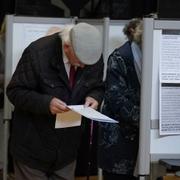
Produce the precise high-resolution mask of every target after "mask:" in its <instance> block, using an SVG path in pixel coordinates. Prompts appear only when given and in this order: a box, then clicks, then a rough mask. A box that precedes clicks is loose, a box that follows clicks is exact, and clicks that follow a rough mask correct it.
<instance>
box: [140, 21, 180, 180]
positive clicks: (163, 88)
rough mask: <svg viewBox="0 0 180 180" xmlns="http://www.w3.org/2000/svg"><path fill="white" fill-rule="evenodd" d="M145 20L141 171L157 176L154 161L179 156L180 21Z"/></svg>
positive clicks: (142, 176) (143, 175) (145, 174)
mask: <svg viewBox="0 0 180 180" xmlns="http://www.w3.org/2000/svg"><path fill="white" fill-rule="evenodd" d="M143 21H144V22H143V23H144V33H143V47H142V51H143V72H142V85H141V86H142V87H141V117H140V122H141V124H140V126H141V127H140V144H139V170H138V174H139V175H140V179H146V178H148V176H150V179H156V177H155V175H154V174H153V172H154V169H155V170H156V171H157V176H158V173H159V172H160V171H159V170H158V166H154V164H158V163H159V161H160V160H161V159H175V160H176V159H180V22H179V21H178V20H173V21H170V20H158V19H153V18H144V20H143ZM154 167H155V168H154Z"/></svg>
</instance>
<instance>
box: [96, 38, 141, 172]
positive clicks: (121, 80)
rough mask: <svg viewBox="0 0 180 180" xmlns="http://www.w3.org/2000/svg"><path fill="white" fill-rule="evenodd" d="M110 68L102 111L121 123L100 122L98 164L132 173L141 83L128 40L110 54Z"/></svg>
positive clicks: (137, 136)
mask: <svg viewBox="0 0 180 180" xmlns="http://www.w3.org/2000/svg"><path fill="white" fill-rule="evenodd" d="M107 67H108V69H107V76H106V91H105V97H104V105H103V109H102V112H103V113H104V114H106V115H108V116H109V117H111V118H114V119H115V120H117V121H119V123H118V124H110V123H100V125H99V126H100V127H99V130H100V136H99V155H98V157H99V166H100V168H102V169H103V170H106V171H108V172H111V173H115V174H131V175H132V174H133V170H134V166H135V163H136V157H137V151H138V139H139V105H140V83H139V81H138V78H137V74H136V71H135V67H134V63H133V54H132V50H131V45H130V42H129V41H128V42H126V43H125V44H124V45H123V46H122V47H120V48H118V49H116V50H115V51H114V52H113V53H112V54H111V55H110V57H109V60H108V66H107Z"/></svg>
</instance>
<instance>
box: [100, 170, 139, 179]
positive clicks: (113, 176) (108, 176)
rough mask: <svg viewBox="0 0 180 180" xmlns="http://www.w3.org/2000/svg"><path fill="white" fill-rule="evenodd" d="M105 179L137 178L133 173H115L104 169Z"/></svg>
mask: <svg viewBox="0 0 180 180" xmlns="http://www.w3.org/2000/svg"><path fill="white" fill-rule="evenodd" d="M103 180H137V178H136V177H134V176H132V175H126V174H113V173H109V172H107V171H103Z"/></svg>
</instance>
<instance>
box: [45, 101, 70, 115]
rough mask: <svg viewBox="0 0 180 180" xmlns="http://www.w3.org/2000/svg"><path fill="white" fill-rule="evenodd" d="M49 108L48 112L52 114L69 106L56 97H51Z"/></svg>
mask: <svg viewBox="0 0 180 180" xmlns="http://www.w3.org/2000/svg"><path fill="white" fill-rule="evenodd" d="M49 108H50V112H51V113H52V114H53V115H54V114H57V113H63V112H66V111H69V108H68V107H67V105H66V103H65V102H63V101H61V100H60V99H58V98H53V99H52V100H51V102H50V106H49Z"/></svg>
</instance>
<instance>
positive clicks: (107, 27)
mask: <svg viewBox="0 0 180 180" xmlns="http://www.w3.org/2000/svg"><path fill="white" fill-rule="evenodd" d="M79 22H87V23H89V24H92V25H95V26H96V27H97V28H98V29H99V30H100V31H101V33H102V36H103V57H104V63H105V69H104V70H105V71H104V72H106V63H107V59H108V56H109V55H110V53H111V52H112V51H113V50H114V49H115V48H117V47H119V46H120V45H122V44H123V43H124V42H125V41H126V39H125V36H124V34H123V32H122V29H123V27H124V25H125V24H126V23H127V22H128V21H127V20H110V19H109V18H104V19H96V20H95V19H78V18H76V17H74V18H39V17H21V16H14V15H7V16H6V53H5V87H6V86H7V85H8V83H9V81H10V79H11V76H12V74H13V72H14V70H15V68H16V65H17V63H18V61H19V59H20V57H21V55H22V52H23V51H24V49H25V48H26V47H27V46H28V45H29V44H30V43H31V42H32V41H35V40H37V39H39V38H41V37H43V36H48V35H50V34H52V33H54V32H58V31H59V29H60V28H62V27H63V26H64V25H66V24H75V23H79ZM105 76H106V73H104V78H105ZM4 103H5V105H4V146H3V148H4V159H3V162H4V165H3V167H4V168H3V180H6V179H7V172H8V169H7V165H8V158H7V155H8V138H9V122H10V120H11V118H12V117H11V116H12V111H13V106H12V105H11V103H10V102H9V100H8V98H7V97H6V96H5V102H4ZM99 179H102V176H101V175H100V174H99Z"/></svg>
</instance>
